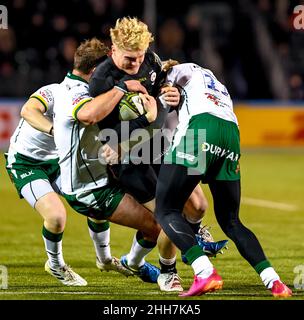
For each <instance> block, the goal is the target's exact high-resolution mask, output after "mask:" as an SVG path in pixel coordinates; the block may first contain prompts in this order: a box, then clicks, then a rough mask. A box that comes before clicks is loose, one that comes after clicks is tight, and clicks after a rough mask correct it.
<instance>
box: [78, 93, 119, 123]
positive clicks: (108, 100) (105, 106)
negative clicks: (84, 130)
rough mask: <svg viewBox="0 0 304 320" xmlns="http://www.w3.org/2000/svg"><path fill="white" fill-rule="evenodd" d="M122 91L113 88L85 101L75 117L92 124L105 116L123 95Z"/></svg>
mask: <svg viewBox="0 0 304 320" xmlns="http://www.w3.org/2000/svg"><path fill="white" fill-rule="evenodd" d="M123 95H124V93H123V91H121V90H119V89H116V88H113V89H111V90H110V91H108V92H106V93H103V94H101V95H99V96H97V97H96V98H94V99H93V100H91V101H90V102H88V103H86V104H85V105H84V106H83V107H82V108H81V109H80V110H79V111H78V114H77V119H78V120H79V121H81V122H82V123H84V124H86V125H93V124H96V123H97V122H99V121H101V120H103V119H104V118H105V117H107V116H108V115H109V114H110V113H111V112H112V111H113V109H114V108H115V106H116V105H117V104H118V102H119V101H120V100H121V98H122V97H123Z"/></svg>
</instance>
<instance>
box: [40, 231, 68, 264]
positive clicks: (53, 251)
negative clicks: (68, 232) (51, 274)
mask: <svg viewBox="0 0 304 320" xmlns="http://www.w3.org/2000/svg"><path fill="white" fill-rule="evenodd" d="M42 238H43V241H44V246H45V250H46V254H47V256H48V259H49V264H50V266H51V267H52V268H58V267H63V266H64V265H65V262H64V259H63V254H62V240H60V241H58V242H54V241H51V240H48V239H47V238H45V237H44V236H42Z"/></svg>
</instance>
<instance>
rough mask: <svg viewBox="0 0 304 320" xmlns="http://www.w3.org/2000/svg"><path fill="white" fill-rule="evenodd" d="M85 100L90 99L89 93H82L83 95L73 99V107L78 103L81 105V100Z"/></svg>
mask: <svg viewBox="0 0 304 320" xmlns="http://www.w3.org/2000/svg"><path fill="white" fill-rule="evenodd" d="M84 98H88V93H87V92H82V93H81V94H77V96H75V97H73V99H72V100H73V102H72V104H73V106H74V105H75V104H77V103H79V102H80V101H81V100H83V99H84Z"/></svg>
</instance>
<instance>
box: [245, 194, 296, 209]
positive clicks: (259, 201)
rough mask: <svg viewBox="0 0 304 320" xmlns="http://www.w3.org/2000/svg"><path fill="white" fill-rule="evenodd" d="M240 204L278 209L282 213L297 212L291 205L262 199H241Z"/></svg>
mask: <svg viewBox="0 0 304 320" xmlns="http://www.w3.org/2000/svg"><path fill="white" fill-rule="evenodd" d="M241 202H242V203H243V204H247V205H251V206H256V207H262V208H271V209H278V210H284V211H297V210H298V209H299V208H298V207H297V206H295V205H293V204H288V203H282V202H274V201H269V200H263V199H255V198H248V197H242V200H241Z"/></svg>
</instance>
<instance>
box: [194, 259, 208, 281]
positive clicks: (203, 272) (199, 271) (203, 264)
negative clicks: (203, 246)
mask: <svg viewBox="0 0 304 320" xmlns="http://www.w3.org/2000/svg"><path fill="white" fill-rule="evenodd" d="M191 267H192V268H193V271H194V274H195V275H196V276H198V277H200V278H208V277H209V276H210V275H211V274H212V272H213V265H212V263H211V262H210V260H209V258H208V257H207V256H200V257H198V258H197V259H196V260H194V261H193V262H192V264H191Z"/></svg>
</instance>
